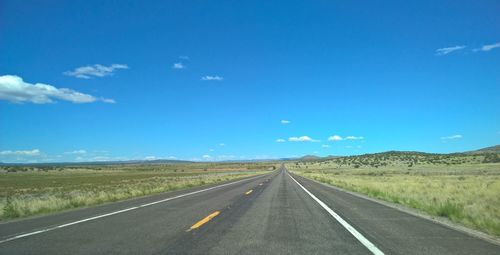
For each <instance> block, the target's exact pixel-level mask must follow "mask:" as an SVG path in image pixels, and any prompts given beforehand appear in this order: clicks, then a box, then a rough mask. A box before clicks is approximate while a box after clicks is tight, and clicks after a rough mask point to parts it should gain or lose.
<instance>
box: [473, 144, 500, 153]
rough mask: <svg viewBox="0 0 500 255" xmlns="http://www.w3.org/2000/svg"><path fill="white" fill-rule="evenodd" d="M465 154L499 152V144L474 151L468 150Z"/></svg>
mask: <svg viewBox="0 0 500 255" xmlns="http://www.w3.org/2000/svg"><path fill="white" fill-rule="evenodd" d="M466 153H467V154H480V153H500V145H495V146H491V147H486V148H482V149H479V150H475V151H468V152H466Z"/></svg>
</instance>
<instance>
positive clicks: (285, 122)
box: [280, 120, 290, 125]
mask: <svg viewBox="0 0 500 255" xmlns="http://www.w3.org/2000/svg"><path fill="white" fill-rule="evenodd" d="M280 122H281V124H283V125H286V124H290V121H289V120H281V121H280Z"/></svg>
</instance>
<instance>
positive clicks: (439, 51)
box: [436, 45, 467, 56]
mask: <svg viewBox="0 0 500 255" xmlns="http://www.w3.org/2000/svg"><path fill="white" fill-rule="evenodd" d="M465 47H467V46H465V45H457V46H453V47H446V48H441V49H437V50H436V55H438V56H443V55H447V54H450V53H452V52H454V51H458V50H463V49H465Z"/></svg>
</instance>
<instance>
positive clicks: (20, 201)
mask: <svg viewBox="0 0 500 255" xmlns="http://www.w3.org/2000/svg"><path fill="white" fill-rule="evenodd" d="M275 168H276V166H275V165H274V164H272V163H270V164H267V163H255V164H239V163H234V164H231V163H226V164H216V163H211V164H209V163H192V164H137V165H133V164H132V165H130V164H124V165H70V166H62V165H56V166H4V167H1V168H0V220H6V219H10V218H18V217H26V216H31V215H37V214H45V213H50V212H55V211H61V210H67V209H72V208H78V207H84V206H91V205H96V204H101V203H105V202H113V201H118V200H123V199H128V198H132V197H139V196H146V195H151V194H155V193H161V192H166V191H173V190H179V189H185V188H190V187H195V186H201V185H207V184H213V183H219V182H224V181H228V180H233V179H237V178H243V177H247V176H252V175H257V174H261V173H265V172H268V171H269V170H272V169H275Z"/></svg>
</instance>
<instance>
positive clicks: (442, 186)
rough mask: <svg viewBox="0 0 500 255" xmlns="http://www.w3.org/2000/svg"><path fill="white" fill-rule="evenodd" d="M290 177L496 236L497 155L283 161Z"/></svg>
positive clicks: (499, 214) (499, 232) (499, 205)
mask: <svg viewBox="0 0 500 255" xmlns="http://www.w3.org/2000/svg"><path fill="white" fill-rule="evenodd" d="M287 168H288V169H289V170H291V171H292V172H294V173H296V174H298V175H301V176H304V177H307V178H310V179H314V180H317V181H320V182H323V183H327V184H330V185H334V186H337V187H340V188H344V189H347V190H351V191H355V192H359V193H362V194H365V195H368V196H370V197H374V198H378V199H382V200H385V201H389V202H393V203H396V204H401V205H404V206H407V207H411V208H414V209H417V210H419V211H422V212H425V213H427V214H430V215H433V216H440V217H446V218H448V219H450V220H451V221H453V222H455V223H459V224H461V225H464V226H467V227H470V228H473V229H476V230H480V231H483V232H485V233H488V234H491V235H494V236H497V237H499V236H500V157H499V154H498V153H491V152H488V153H471V154H427V153H416V152H387V153H378V154H369V155H361V156H350V157H336V158H327V159H324V158H323V159H315V160H306V161H295V162H289V163H288V164H287Z"/></svg>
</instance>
